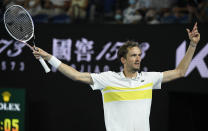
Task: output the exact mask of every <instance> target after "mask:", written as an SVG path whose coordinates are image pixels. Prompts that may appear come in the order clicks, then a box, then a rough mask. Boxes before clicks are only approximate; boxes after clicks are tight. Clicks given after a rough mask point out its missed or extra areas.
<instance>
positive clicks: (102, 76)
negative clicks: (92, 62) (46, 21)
mask: <svg viewBox="0 0 208 131" xmlns="http://www.w3.org/2000/svg"><path fill="white" fill-rule="evenodd" d="M90 75H91V77H92V80H93V85H90V86H91V88H92V89H93V90H102V89H104V88H105V87H106V85H107V84H108V82H109V80H108V79H109V76H110V72H102V73H91V74H90Z"/></svg>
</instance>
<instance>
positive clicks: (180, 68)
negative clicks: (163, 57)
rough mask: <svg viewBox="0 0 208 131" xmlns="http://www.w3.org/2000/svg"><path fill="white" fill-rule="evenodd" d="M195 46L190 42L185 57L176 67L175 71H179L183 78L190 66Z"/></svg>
mask: <svg viewBox="0 0 208 131" xmlns="http://www.w3.org/2000/svg"><path fill="white" fill-rule="evenodd" d="M196 45H197V44H194V43H193V42H190V44H189V47H188V49H187V51H186V54H185V56H184V57H183V59H182V60H181V62H180V63H179V65H178V66H177V67H176V70H178V71H180V75H181V76H184V75H185V74H186V71H187V69H188V67H189V65H190V62H191V60H192V58H193V55H194V52H195V50H196Z"/></svg>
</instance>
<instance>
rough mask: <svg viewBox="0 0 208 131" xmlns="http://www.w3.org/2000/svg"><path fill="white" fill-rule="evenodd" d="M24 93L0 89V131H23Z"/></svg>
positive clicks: (22, 91)
mask: <svg viewBox="0 0 208 131" xmlns="http://www.w3.org/2000/svg"><path fill="white" fill-rule="evenodd" d="M24 117H25V91H24V90H23V89H10V88H0V131H24V129H25V128H24V125H25V123H24V122H25V121H24Z"/></svg>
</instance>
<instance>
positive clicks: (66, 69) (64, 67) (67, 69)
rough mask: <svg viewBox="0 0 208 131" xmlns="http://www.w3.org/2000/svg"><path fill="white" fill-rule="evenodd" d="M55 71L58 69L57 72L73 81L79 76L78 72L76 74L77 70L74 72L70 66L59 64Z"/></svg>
mask: <svg viewBox="0 0 208 131" xmlns="http://www.w3.org/2000/svg"><path fill="white" fill-rule="evenodd" d="M57 69H58V71H60V72H61V73H62V74H64V75H65V76H67V77H68V78H70V79H72V80H74V81H77V80H78V76H79V73H80V72H78V71H77V70H75V69H74V68H72V67H71V66H68V65H66V64H64V63H61V64H60V66H59V67H58V68H57Z"/></svg>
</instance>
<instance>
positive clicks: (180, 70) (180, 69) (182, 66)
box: [162, 23, 200, 83]
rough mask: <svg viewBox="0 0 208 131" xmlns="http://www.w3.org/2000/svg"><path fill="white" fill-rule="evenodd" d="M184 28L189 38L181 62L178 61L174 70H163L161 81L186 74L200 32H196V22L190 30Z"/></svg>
mask: <svg viewBox="0 0 208 131" xmlns="http://www.w3.org/2000/svg"><path fill="white" fill-rule="evenodd" d="M186 30H187V32H188V36H189V39H190V44H189V47H188V50H187V51H186V54H185V56H184V57H183V59H182V60H181V62H180V63H179V65H178V66H177V67H176V69H175V70H169V71H165V72H163V81H162V82H163V83H164V82H168V81H171V80H175V79H177V78H180V77H184V76H185V74H186V71H187V69H188V67H189V64H190V62H191V59H192V57H193V55H194V52H195V49H196V46H197V44H198V42H199V40H200V34H199V32H198V28H197V23H195V25H194V27H193V29H192V31H190V30H189V29H186Z"/></svg>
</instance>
